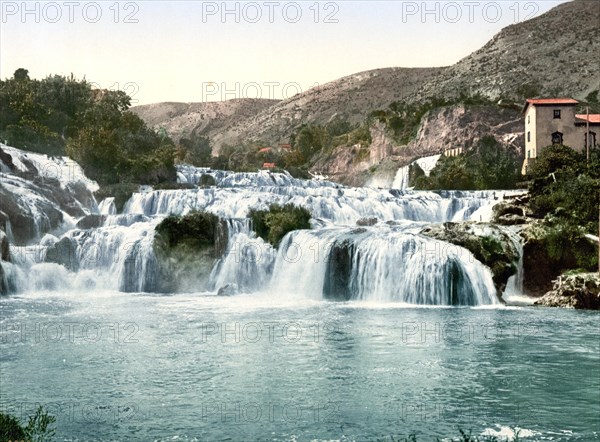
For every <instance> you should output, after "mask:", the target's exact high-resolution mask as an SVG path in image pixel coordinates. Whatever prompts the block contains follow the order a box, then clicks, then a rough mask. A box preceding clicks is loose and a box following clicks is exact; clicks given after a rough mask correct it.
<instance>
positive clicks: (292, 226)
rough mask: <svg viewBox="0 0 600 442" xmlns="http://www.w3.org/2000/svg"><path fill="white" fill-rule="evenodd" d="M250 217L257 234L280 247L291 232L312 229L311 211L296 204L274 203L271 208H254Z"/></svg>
mask: <svg viewBox="0 0 600 442" xmlns="http://www.w3.org/2000/svg"><path fill="white" fill-rule="evenodd" d="M248 217H249V218H250V219H251V220H252V228H253V229H254V231H255V232H256V234H257V235H258V236H260V237H261V238H262V239H264V240H265V241H267V242H269V243H270V244H271V245H273V246H274V247H278V246H279V244H280V243H281V240H282V239H283V237H284V236H285V235H286V234H288V233H289V232H291V231H293V230H299V229H310V217H311V215H310V212H309V211H308V210H307V209H305V208H304V207H299V206H296V205H294V204H286V205H284V206H280V205H279V204H272V205H271V206H270V207H269V210H255V209H252V210H250V212H249V214H248Z"/></svg>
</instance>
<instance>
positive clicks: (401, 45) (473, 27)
mask: <svg viewBox="0 0 600 442" xmlns="http://www.w3.org/2000/svg"><path fill="white" fill-rule="evenodd" d="M564 2H565V0H547V1H514V0H511V1H497V2H493V1H456V2H453V1H442V2H422V1H404V2H401V1H369V2H367V1H337V2H328V1H322V2H316V1H298V2H291V1H290V2H288V1H268V0H267V1H256V2H221V1H218V2H210V1H209V2H206V1H203V2H201V1H185V2H183V1H180V2H173V1H171V2H166V1H135V2H125V1H123V2H115V1H108V2H103V1H99V2H87V1H65V2H61V1H57V2H25V3H24V2H21V1H14V2H12V1H1V2H0V7H1V13H2V15H1V19H0V26H1V30H0V77H1V78H2V79H5V78H7V77H12V74H13V72H14V71H15V70H16V69H17V68H20V67H23V68H26V69H28V70H29V74H30V76H31V77H32V78H43V77H45V76H47V75H51V74H63V75H69V74H70V73H73V74H74V75H75V76H76V77H78V78H83V77H84V76H85V78H86V79H87V80H88V81H91V82H93V83H95V84H97V85H98V86H99V87H102V88H110V89H122V90H125V91H126V92H127V93H129V95H131V96H132V97H133V99H134V104H147V103H154V102H160V101H183V102H195V101H214V100H220V99H228V98H237V97H249V98H255V97H259V96H260V97H262V98H287V97H289V96H291V95H293V94H294V93H296V92H298V91H301V90H307V89H308V88H310V87H311V86H313V85H316V84H324V83H326V82H328V81H332V80H335V79H337V78H339V77H342V76H345V75H350V74H353V73H357V72H360V71H365V70H369V69H375V68H383V67H393V66H398V67H431V66H445V65H450V64H453V63H455V62H457V61H459V60H460V59H461V58H463V57H465V56H467V55H468V54H470V53H471V52H473V51H475V50H477V49H478V48H480V47H481V46H483V45H484V44H485V43H486V42H487V41H488V40H489V39H490V38H492V37H493V36H494V35H495V34H496V33H497V32H499V31H500V30H501V29H502V28H503V27H505V26H508V25H510V24H513V23H516V22H518V21H523V20H524V19H525V18H532V17H536V16H539V15H541V14H543V13H544V12H546V11H548V10H549V9H551V8H553V7H554V6H556V5H558V4H560V3H564Z"/></svg>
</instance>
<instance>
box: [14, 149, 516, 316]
mask: <svg viewBox="0 0 600 442" xmlns="http://www.w3.org/2000/svg"><path fill="white" fill-rule="evenodd" d="M19 155H21V156H19ZM19 155H17V159H18V161H21V160H19V158H23V160H22V161H23V162H25V156H24V154H19ZM423 160H425V159H423ZM430 160H431V161H433V160H432V159H431V158H430V159H429V160H427V161H429V162H431V161H430ZM436 160H437V159H436ZM36 161H38V163H40V164H46V165H47V164H50V163H51V160H42V159H37V160H36ZM62 161H63V160H61V164H62ZM23 167H26V165H25V164H23ZM46 167H50V166H46ZM2 170H3V172H2V173H3V176H4V177H5V178H8V180H9V183H16V184H12V186H13V187H12V188H10V189H9V191H11V192H14V193H16V194H17V195H18V194H19V192H20V190H19V189H28V188H34V187H35V183H34V182H33V181H28V182H26V183H21V182H19V181H18V180H19V177H17V176H15V175H12V174H11V172H10V171H9V168H8V167H7V166H5V167H3V168H2ZM204 175H209V176H211V177H212V178H213V179H214V182H215V183H216V186H212V187H209V188H198V187H196V188H188V189H179V190H156V191H154V190H152V189H149V188H141V189H140V192H138V193H135V194H133V195H132V197H131V198H130V199H129V201H128V202H127V203H126V205H125V207H124V210H123V213H121V214H117V211H116V207H115V204H114V199H112V198H108V199H106V200H104V201H102V202H101V203H100V204H99V205H98V204H96V202H95V201H91V202H89V204H88V205H87V206H85V207H84V209H85V210H83V211H82V213H83V214H94V215H93V216H95V217H96V218H95V220H97V222H98V223H99V225H100V226H99V227H96V228H90V229H79V228H75V224H76V223H77V222H78V220H79V219H78V218H77V217H71V218H69V217H67V216H65V217H64V219H63V224H62V227H61V229H57V230H56V232H54V231H53V233H54V235H56V236H52V235H46V236H44V237H43V239H42V240H41V241H40V242H39V243H37V244H35V245H34V246H32V247H33V248H34V249H35V250H33V249H32V248H31V247H29V248H28V247H15V246H14V244H13V247H12V251H13V253H12V255H14V259H13V260H12V262H11V263H10V264H9V263H7V264H6V265H5V266H4V267H5V277H6V274H8V275H9V276H10V278H11V281H13V282H14V281H19V282H18V284H17V283H13V285H17V286H19V287H18V288H19V289H21V290H58V289H62V290H65V289H69V288H71V289H72V290H83V289H92V288H94V289H108V290H119V291H124V292H153V291H156V290H157V287H158V286H159V284H158V281H157V278H158V276H157V275H158V273H159V272H158V270H157V268H158V267H157V266H158V264H157V257H156V256H155V254H154V248H153V245H154V229H155V227H156V225H157V224H158V223H159V222H160V221H161V220H162V219H164V218H165V217H166V216H168V215H171V214H175V215H185V214H187V213H190V212H191V211H193V210H206V211H209V212H211V213H213V214H215V215H218V216H219V218H220V226H221V227H222V229H223V232H225V233H223V238H222V240H223V241H224V242H223V241H222V242H223V244H222V250H221V249H220V252H219V253H222V255H221V256H220V258H218V259H217V260H216V263H215V265H214V267H213V268H212V272H211V273H210V277H209V280H208V281H206V284H205V286H206V287H208V288H209V290H211V291H213V292H215V291H217V290H218V289H220V288H221V287H224V286H227V285H234V286H236V288H239V291H241V292H246V293H252V292H269V293H271V294H272V296H276V297H285V296H302V297H307V298H313V299H331V300H357V301H374V302H399V303H407V304H421V305H426V304H427V305H456V306H462V305H464V306H474V305H490V304H496V303H498V300H497V298H496V292H495V288H494V285H493V282H492V278H491V273H490V271H489V269H487V267H485V266H483V265H482V264H481V263H480V262H479V261H477V260H476V259H475V258H474V257H473V256H472V255H471V254H470V253H469V252H468V251H467V250H465V249H461V248H457V247H455V246H450V245H449V244H448V243H445V242H442V241H438V240H434V239H430V238H426V237H423V236H421V235H419V234H418V231H420V229H422V228H423V227H424V226H426V225H427V224H428V223H432V222H446V221H463V220H469V219H477V220H480V219H481V217H482V213H489V212H490V209H489V208H490V207H491V206H492V205H493V204H494V203H495V202H496V200H497V199H498V198H499V195H496V193H494V192H490V191H478V192H462V191H441V192H415V191H408V190H394V189H392V190H385V189H383V190H382V189H371V188H348V187H344V186H341V185H338V184H335V183H331V182H326V181H318V180H300V179H295V178H293V177H291V175H289V174H288V173H269V172H258V173H233V172H226V171H215V170H211V169H207V168H195V167H192V166H178V179H179V181H180V182H182V183H187V184H188V185H190V187H192V186H193V185H195V184H196V183H200V182H201V180H203V178H202V177H203V176H204ZM10 180H12V181H10ZM15 180H16V181H15ZM85 180H86V179H80V181H81V182H82V183H85V185H86V186H89V187H90V188H93V184H90V183H88V182H87V181H85ZM59 181H60V179H59ZM63 181H65V180H63ZM69 182H70V181H65V186H64V187H62V189H63V190H64V192H66V193H68V192H73V191H74V190H73V188H71V187H69V186H67V185H66V184H68V183H69ZM9 185H11V184H9ZM4 189H5V191H6V189H7V186H6V185H5V187H4ZM505 193H510V192H505ZM15 200H16V201H17V202H18V203H19V204H22V205H23V206H26V207H36V205H35V200H34V199H31V198H30V199H29V200H26V201H25V200H24V201H22V202H19V201H20V200H19V199H18V198H16V199H15ZM80 200H81V201H84V200H82V199H81V198H80ZM32 201H33V202H32ZM272 203H278V204H282V205H283V204H289V203H291V204H295V205H299V206H303V207H306V208H307V209H308V210H309V211H310V212H311V214H312V217H313V221H312V224H313V229H312V230H302V231H294V232H291V233H289V234H288V235H287V236H286V237H285V238H284V239H283V241H282V242H281V245H280V246H279V248H278V249H277V250H276V249H274V248H273V247H272V246H271V245H269V244H268V243H265V242H264V241H263V240H262V239H261V238H258V237H257V236H256V234H255V233H254V232H253V230H252V226H251V221H250V220H249V219H248V218H247V215H248V211H249V210H250V209H252V208H254V209H267V208H268V206H269V205H270V204H272ZM52 204H54V205H56V203H55V202H52ZM58 210H62V207H58ZM63 213H64V211H63ZM31 216H32V217H37V218H39V219H43V217H42V216H41V215H39V216H38V215H35V216H34V215H31ZM90 216H91V215H90ZM37 218H36V219H37ZM363 218H369V219H375V225H373V226H370V227H357V226H356V223H357V221H359V220H361V219H363ZM4 227H5V229H7V230H9V227H10V225H9V224H8V223H7V224H6V225H5V226H4ZM48 230H49V228H46V229H44V228H40V231H39V232H37V233H36V234H37V236H42V234H43V232H44V231H48ZM7 233H9V232H7ZM38 241H39V240H38ZM25 275H27V276H25Z"/></svg>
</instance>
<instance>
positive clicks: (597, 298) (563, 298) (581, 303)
mask: <svg viewBox="0 0 600 442" xmlns="http://www.w3.org/2000/svg"><path fill="white" fill-rule="evenodd" d="M534 305H542V306H546V307H564V308H574V309H590V310H599V309H600V275H599V274H598V273H578V274H572V275H561V276H559V277H558V278H557V279H555V280H554V281H553V288H552V290H550V291H549V292H547V293H546V294H545V295H544V296H542V297H541V298H540V299H538V300H537V301H536V302H535V303H534Z"/></svg>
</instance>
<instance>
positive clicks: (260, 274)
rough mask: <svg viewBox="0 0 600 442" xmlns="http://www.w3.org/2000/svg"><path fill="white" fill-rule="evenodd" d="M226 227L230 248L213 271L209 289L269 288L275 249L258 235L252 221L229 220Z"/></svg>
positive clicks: (252, 289)
mask: <svg viewBox="0 0 600 442" xmlns="http://www.w3.org/2000/svg"><path fill="white" fill-rule="evenodd" d="M226 224H227V232H228V241H227V248H226V250H225V253H224V254H223V256H222V257H221V258H220V259H219V260H218V261H217V263H216V264H215V267H214V268H213V271H212V272H211V276H210V281H209V287H210V288H212V289H213V290H215V289H218V288H220V287H224V286H226V285H231V284H234V285H235V286H236V287H237V288H239V290H241V291H242V292H254V291H258V290H260V289H261V288H264V287H266V286H267V284H268V282H269V278H270V274H271V269H272V267H273V263H274V260H275V249H273V247H271V245H270V244H268V243H265V242H264V241H263V240H262V239H261V238H258V237H257V236H256V234H255V233H254V232H253V231H252V225H251V222H250V220H249V219H248V218H243V219H239V218H228V219H226Z"/></svg>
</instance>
